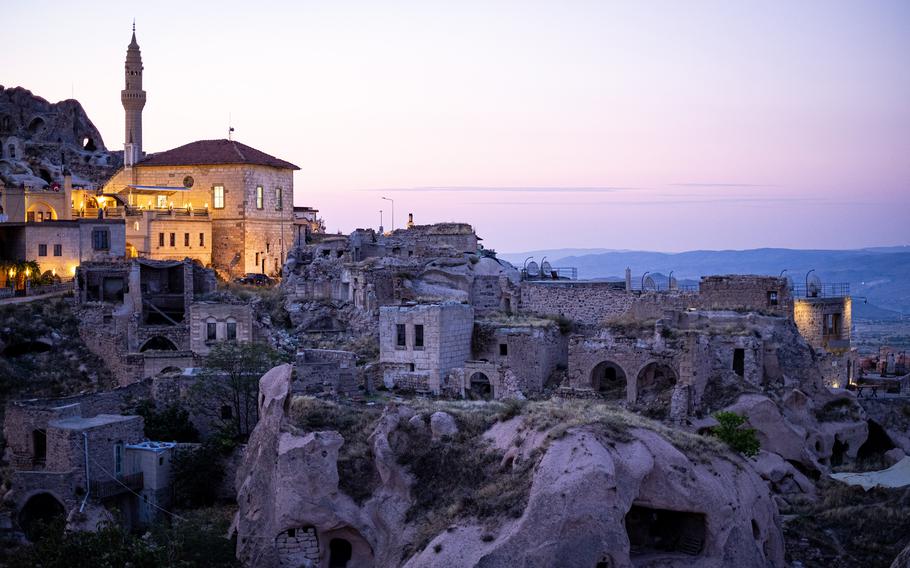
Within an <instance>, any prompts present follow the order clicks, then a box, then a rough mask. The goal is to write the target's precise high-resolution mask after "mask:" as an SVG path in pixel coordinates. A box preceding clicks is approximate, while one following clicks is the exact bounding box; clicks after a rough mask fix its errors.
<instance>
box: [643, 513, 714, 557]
mask: <svg viewBox="0 0 910 568" xmlns="http://www.w3.org/2000/svg"><path fill="white" fill-rule="evenodd" d="M626 533H627V534H628V536H629V545H630V549H631V551H630V556H632V557H636V556H644V555H649V554H666V553H670V554H686V555H689V556H697V555H698V554H701V552H702V550H703V549H704V546H705V515H704V513H693V512H688V511H671V510H669V509H654V508H651V507H645V506H643V505H632V508H631V509H629V512H628V513H626Z"/></svg>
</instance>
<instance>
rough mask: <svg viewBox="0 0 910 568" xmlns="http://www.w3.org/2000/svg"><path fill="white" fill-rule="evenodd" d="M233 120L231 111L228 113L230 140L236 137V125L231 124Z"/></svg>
mask: <svg viewBox="0 0 910 568" xmlns="http://www.w3.org/2000/svg"><path fill="white" fill-rule="evenodd" d="M231 122H232V121H231V113H228V140H233V139H234V135H233V132H234V127H233V126H231Z"/></svg>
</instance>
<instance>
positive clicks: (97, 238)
mask: <svg viewBox="0 0 910 568" xmlns="http://www.w3.org/2000/svg"><path fill="white" fill-rule="evenodd" d="M92 248H93V249H95V250H109V249H110V248H111V240H110V233H108V232H107V230H106V229H95V230H94V231H92Z"/></svg>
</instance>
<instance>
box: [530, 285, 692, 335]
mask: <svg viewBox="0 0 910 568" xmlns="http://www.w3.org/2000/svg"><path fill="white" fill-rule="evenodd" d="M696 303H697V295H696V294H695V293H691V292H683V291H679V290H670V291H666V292H640V291H631V292H627V291H626V290H624V289H618V288H617V287H616V286H615V285H614V283H612V282H593V281H577V280H576V281H524V282H522V283H521V305H520V307H521V310H522V311H523V312H526V313H531V314H536V315H539V316H562V317H565V318H568V319H569V320H571V321H572V322H574V323H576V324H579V325H582V326H597V325H600V324H602V323H603V322H605V321H609V320H611V319H616V318H622V317H624V316H627V315H628V316H631V317H634V318H637V319H654V318H657V317H660V315H661V314H662V313H663V311H665V310H667V309H685V308H687V307H691V306H693V305H695V304H696Z"/></svg>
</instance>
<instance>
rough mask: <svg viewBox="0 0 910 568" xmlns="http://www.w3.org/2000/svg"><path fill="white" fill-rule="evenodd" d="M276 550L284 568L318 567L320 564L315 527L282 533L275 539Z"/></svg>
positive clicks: (294, 529) (288, 530)
mask: <svg viewBox="0 0 910 568" xmlns="http://www.w3.org/2000/svg"><path fill="white" fill-rule="evenodd" d="M275 548H277V549H278V560H279V562H280V563H281V566H282V567H287V568H299V567H300V566H316V565H317V563H318V562H319V540H318V539H317V538H316V529H315V528H313V527H299V528H291V529H287V530H285V531H282V532H281V533H279V534H278V536H276V537H275Z"/></svg>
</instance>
